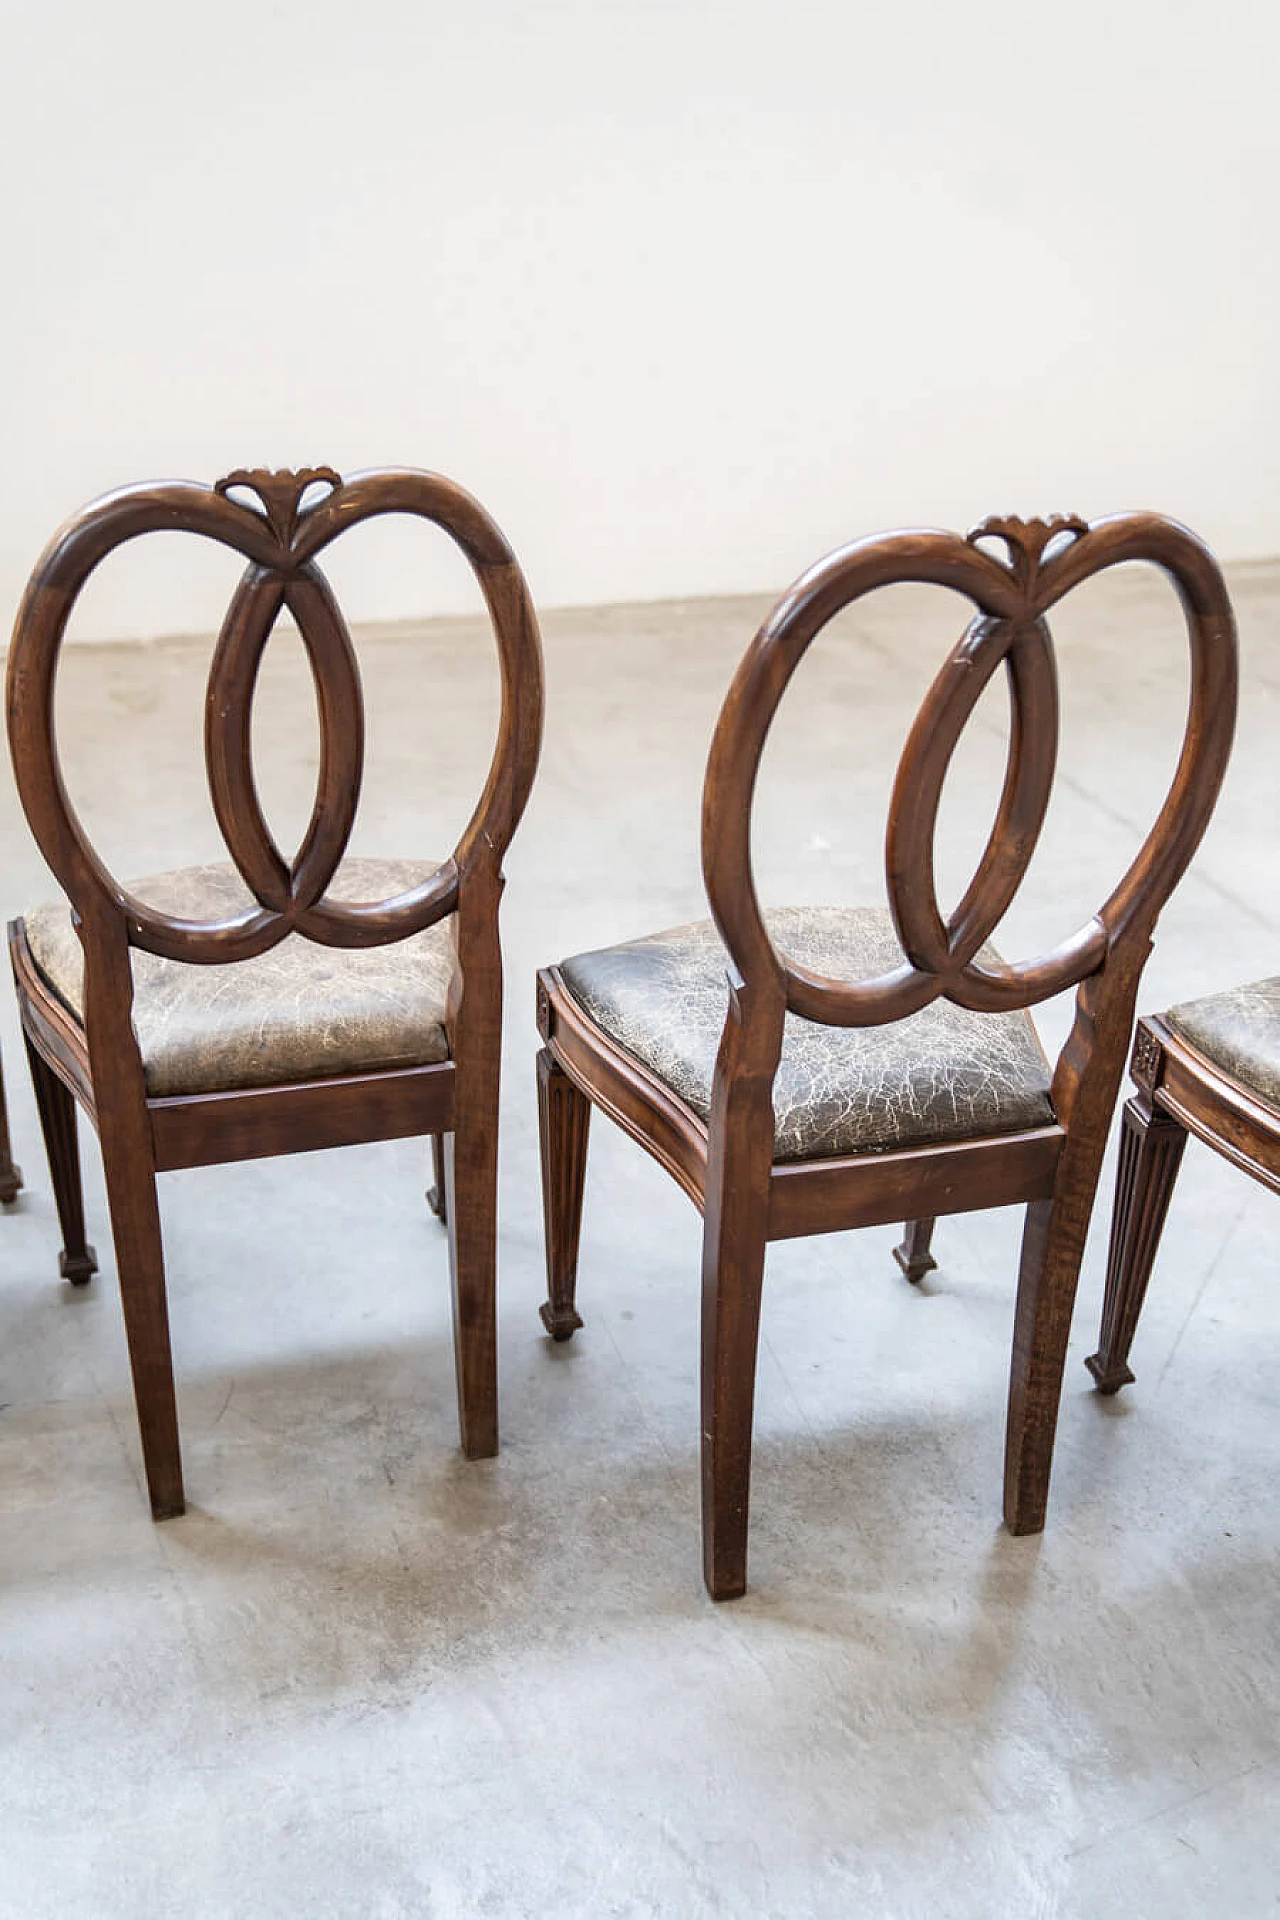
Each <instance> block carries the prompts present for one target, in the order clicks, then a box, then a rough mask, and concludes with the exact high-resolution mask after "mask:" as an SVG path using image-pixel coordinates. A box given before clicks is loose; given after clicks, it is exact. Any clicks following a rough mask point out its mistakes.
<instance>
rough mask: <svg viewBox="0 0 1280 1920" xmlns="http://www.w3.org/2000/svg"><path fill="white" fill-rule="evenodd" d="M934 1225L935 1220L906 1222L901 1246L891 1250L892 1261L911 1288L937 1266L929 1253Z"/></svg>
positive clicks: (935, 1223)
mask: <svg viewBox="0 0 1280 1920" xmlns="http://www.w3.org/2000/svg"><path fill="white" fill-rule="evenodd" d="M936 1225H937V1222H936V1220H908V1221H907V1224H906V1228H905V1230H904V1232H903V1236H902V1244H901V1246H897V1247H895V1248H894V1250H893V1257H894V1259H895V1260H896V1261H897V1263H898V1265H899V1266H900V1267H901V1268H902V1271H903V1272H904V1273H905V1274H906V1276H907V1278H908V1280H910V1282H911V1284H912V1285H913V1286H914V1285H915V1283H916V1281H917V1280H923V1279H924V1276H925V1275H926V1273H932V1272H933V1270H934V1268H935V1267H936V1266H937V1264H938V1263H937V1261H936V1260H935V1259H934V1257H933V1255H932V1254H931V1253H930V1251H929V1243H930V1241H931V1240H932V1239H933V1229H934V1227H935V1226H936Z"/></svg>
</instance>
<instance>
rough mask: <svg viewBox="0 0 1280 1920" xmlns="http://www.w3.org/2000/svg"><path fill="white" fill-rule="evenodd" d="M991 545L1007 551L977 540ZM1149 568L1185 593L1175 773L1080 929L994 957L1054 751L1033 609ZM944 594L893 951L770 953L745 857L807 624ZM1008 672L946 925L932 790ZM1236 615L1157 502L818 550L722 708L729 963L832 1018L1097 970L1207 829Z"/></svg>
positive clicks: (719, 875) (919, 735) (1006, 1005)
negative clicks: (862, 956) (884, 968)
mask: <svg viewBox="0 0 1280 1920" xmlns="http://www.w3.org/2000/svg"><path fill="white" fill-rule="evenodd" d="M994 539H998V540H1000V541H1002V542H1003V543H1004V545H1005V548H1006V550H1007V555H1008V558H1007V561H1001V560H999V559H997V558H995V557H994V556H993V555H992V554H991V553H989V552H987V551H986V550H984V548H983V547H982V546H980V545H979V544H978V543H979V542H980V541H983V540H994ZM1134 560H1143V561H1149V562H1151V563H1152V564H1154V565H1155V566H1157V567H1160V568H1161V569H1162V570H1163V571H1164V572H1165V573H1166V574H1167V575H1168V576H1169V578H1170V579H1171V581H1172V583H1173V585H1174V587H1175V589H1176V591H1177V593H1178V595H1179V598H1180V600H1181V602H1182V606H1183V610H1184V613H1185V617H1186V623H1187V636H1188V641H1189V646H1190V655H1191V699H1190V705H1189V710H1188V715H1187V724H1186V731H1185V734H1184V738H1183V743H1182V750H1181V754H1180V757H1179V760H1178V765H1177V769H1176V771H1175V774H1174V777H1173V782H1172V784H1171V786H1170V789H1169V792H1168V795H1167V796H1166V798H1165V801H1164V804H1163V806H1162V807H1161V809H1160V812H1159V815H1158V817H1157V819H1156V821H1155V823H1154V825H1153V826H1152V828H1151V831H1150V832H1149V834H1148V835H1147V838H1146V840H1145V841H1144V843H1143V845H1142V847H1141V848H1140V849H1139V851H1138V853H1137V855H1136V856H1135V858H1134V860H1133V861H1132V863H1131V864H1130V866H1129V868H1128V869H1127V871H1126V873H1125V874H1124V877H1123V878H1122V879H1121V881H1120V883H1119V884H1118V886H1117V887H1116V888H1115V889H1114V891H1113V892H1112V893H1111V895H1110V896H1109V898H1108V899H1107V900H1106V902H1105V903H1104V904H1103V906H1102V907H1101V908H1100V909H1099V911H1098V913H1097V914H1096V915H1095V916H1094V917H1093V919H1091V920H1090V921H1088V922H1087V923H1086V924H1085V925H1084V926H1083V927H1080V928H1078V929H1077V930H1076V931H1075V932H1073V933H1072V934H1070V935H1069V936H1068V937H1067V938H1066V939H1064V940H1062V941H1061V942H1060V943H1059V944H1058V945H1057V946H1056V947H1054V948H1053V949H1052V951H1051V952H1049V953H1047V954H1043V955H1040V956H1039V957H1037V958H1035V959H1032V960H1027V961H1020V962H1017V963H1014V964H1010V965H1006V964H1003V963H1001V964H999V965H994V964H992V965H987V964H983V963H981V962H980V961H979V960H978V958H977V955H978V953H979V951H980V949H981V948H982V946H983V945H984V943H985V942H986V941H987V940H988V939H989V938H990V936H991V934H992V932H993V931H994V929H995V928H996V926H997V925H998V924H999V922H1000V920H1001V919H1002V918H1003V916H1004V914H1005V913H1006V912H1007V910H1008V908H1009V906H1010V904H1011V903H1012V901H1013V899H1014V896H1015V894H1016V893H1017V891H1018V888H1019V886H1020V885H1021V883H1022V880H1023V877H1024V875H1025V873H1026V870H1027V867H1028V864H1029V863H1030V860H1031V856H1032V854H1033V852H1034V851H1035V847H1036V844H1037V842H1038V840H1039V836H1040V831H1041V828H1042V826H1043V824H1044V818H1045V813H1046V810H1047V808H1048V804H1049V798H1050V794H1051V792H1052V788H1053V778H1054V770H1055V764H1056V759H1057V748H1058V688H1057V669H1056V665H1055V661H1054V653H1053V642H1052V639H1051V636H1050V633H1049V627H1048V622H1047V619H1046V615H1047V613H1048V612H1049V610H1050V608H1052V607H1053V606H1055V605H1056V604H1057V602H1058V601H1059V600H1060V599H1062V597H1063V596H1064V594H1066V593H1068V592H1070V591H1071V589H1072V588H1073V587H1075V586H1077V585H1079V583H1080V582H1081V581H1082V580H1086V579H1089V578H1090V577H1092V576H1093V575H1095V574H1098V573H1101V572H1103V571H1105V570H1106V569H1107V568H1109V567H1112V566H1116V565H1119V564H1121V563H1122V562H1125V561H1134ZM898 582H914V583H922V584H932V585H938V586H944V587H948V588H950V589H951V590H952V591H954V592H956V593H958V594H960V595H961V596H962V597H963V598H964V599H966V600H968V601H969V603H970V604H971V606H972V607H973V608H974V610H975V613H976V618H974V619H973V620H972V621H971V623H970V625H969V627H968V629H967V631H966V632H965V634H964V636H963V637H962V638H961V640H959V641H958V642H957V644H956V645H955V646H954V647H953V648H952V650H951V652H950V654H949V655H948V657H947V659H946V660H945V661H944V662H943V665H942V667H941V669H940V671H939V672H938V674H937V676H936V677H935V679H934V681H933V684H932V686H931V687H930V688H929V691H928V693H927V694H926V695H925V698H924V701H923V703H922V705H921V707H920V710H919V712H918V714H917V716H916V719H915V722H914V724H913V726H912V728H911V730H910V732H909V734H908V736H907V740H906V744H905V746H904V748H903V752H902V757H901V759H900V761H899V765H898V772H897V777H896V779H895V782H894V787H893V794H892V799H891V802H890V811H889V822H888V828H887V832H886V839H885V875H886V882H887V887H888V896H889V907H890V911H891V913H892V916H893V922H894V926H895V928H896V929H897V933H898V938H899V940H900V941H901V943H902V948H903V953H904V955H905V960H904V964H903V965H902V966H901V967H899V968H897V969H895V970H894V971H893V972H891V973H887V974H884V975H882V976H880V977H879V978H877V979H874V980H861V981H848V980H836V979H831V978H828V977H826V976H823V975H820V974H815V973H813V972H811V971H809V970H808V969H807V968H805V967H802V966H799V965H797V964H796V963H795V962H794V961H792V960H790V959H788V958H787V956H786V955H785V954H781V953H779V952H778V951H777V950H776V949H775V947H774V945H773V942H772V940H771V939H770V936H769V933H768V930H767V928H766V926H765V922H764V918H763V915H762V913H761V910H760V904H759V900H758V897H757V893H756V886H755V879H754V875H753V872H752V862H751V809H752V804H753V800H754V794H755V785H756V779H757V775H758V772H759V766H760V757H761V754H762V752H763V750H764V744H765V741H766V739H767V737H768V733H769V728H770V726H771V724H772V721H773V717H774V714H775V713H776V712H777V709H778V705H779V703H780V701H781V699H782V696H783V694H784V693H785V691H786V688H787V686H788V684H789V682H790V680H791V676H792V674H793V673H794V672H795V670H796V668H797V667H798V666H799V664H800V661H801V660H802V659H803V658H804V655H805V653H806V651H807V650H808V647H809V645H810V643H811V642H812V641H813V639H814V638H815V636H816V635H817V634H818V633H819V632H821V630H822V629H823V627H825V626H826V625H827V623H828V622H829V621H830V620H831V619H833V618H834V616H835V615H836V614H837V613H839V612H840V611H842V609H844V608H845V607H848V606H850V605H852V604H853V603H854V602H855V601H857V600H860V599H862V598H863V597H864V596H865V595H867V594H869V593H871V592H874V591H875V590H876V589H877V588H878V587H882V586H887V585H890V584H895V583H898ZM1001 665H1003V667H1004V669H1005V672H1006V675H1007V677H1008V682H1009V692H1010V707H1011V721H1010V731H1009V749H1008V762H1007V766H1006V770H1005V777H1004V782H1003V787H1002V790H1001V794H1000V800H999V804H998V806H997V810H996V817H995V821H994V824H993V826H992V829H991V832H990V834H989V836H988V839H987V842H986V846H985V848H984V850H983V853H982V857H981V859H980V860H979V863H978V867H977V870H976V871H975V873H974V875H973V878H972V880H971V881H970V883H969V885H968V887H967V889H966V890H965V893H964V895H963V897H962V899H961V901H960V903H959V905H958V906H957V907H956V909H955V911H954V913H953V914H952V915H951V917H950V919H949V920H944V919H943V917H942V913H941V910H940V908H939V906H938V899H937V890H936V885H935V876H934V835H935V831H936V827H937V817H938V808H939V804H940V801H941V796H942V788H943V783H944V781H945V778H946V773H947V769H948V767H949V766H950V764H951V759H952V756H953V754H954V752H955V749H956V746H957V744H958V742H959V739H960V736H961V734H962V732H963V731H964V728H965V726H966V724H967V722H968V720H969V718H970V716H971V714H972V712H973V710H974V707H975V706H976V705H977V702H978V700H979V698H980V696H981V694H982V692H983V690H984V688H985V687H986V686H987V685H988V683H989V681H990V679H991V677H992V675H993V674H994V673H995V671H996V669H997V668H998V667H999V666H1001ZM1236 698H1237V667H1236V648H1235V623H1234V619H1233V616H1232V612H1231V603H1230V600H1229V598H1228V595H1227V590H1226V586H1225V583H1224V581H1223V579H1222V575H1221V573H1220V571H1219V569H1218V566H1217V563H1216V562H1215V560H1214V559H1213V556H1212V555H1211V554H1210V553H1209V551H1208V549H1207V548H1206V547H1205V546H1204V545H1203V544H1202V542H1200V541H1199V540H1198V539H1197V538H1196V537H1195V535H1194V534H1192V533H1190V532H1188V531H1187V529H1186V528H1185V527H1182V526H1179V525H1178V524H1177V523H1176V522H1175V521H1172V520H1167V519H1164V518H1163V517H1162V516H1160V515H1157V514H1124V515H1118V516H1116V517H1114V518H1111V519H1106V520H1100V521H1097V522H1095V523H1094V524H1093V525H1086V524H1085V522H1083V521H1081V520H1078V519H1075V518H1074V517H1072V518H1056V519H1053V520H1047V521H1045V520H1031V521H1022V520H1017V519H1011V518H1001V519H994V520H988V521H986V522H984V523H983V524H982V525H981V526H980V527H977V528H975V529H974V530H973V532H972V533H970V534H969V535H968V536H967V537H964V538H962V537H961V536H960V535H958V534H952V533H944V532H935V531H922V532H906V533H896V534H887V535H884V536H882V537H880V538H876V539H871V540H865V541H860V542H858V543H856V544H855V545H853V546H849V547H845V548H843V549H841V550H840V551H838V552H836V553H833V554H831V555H830V556H829V557H828V558H827V559H825V560H823V561H820V562H819V563H818V565H817V566H815V567H813V568H811V569H810V571H809V572H808V573H806V574H803V575H802V576H801V578H800V579H799V580H798V581H797V582H796V584H795V586H794V587H793V588H792V589H791V590H790V592H789V593H787V594H785V595H784V596H783V598H782V599H781V600H780V601H779V603H778V605H777V606H776V607H775V608H774V610H773V612H772V614H771V615H770V616H769V618H768V620H766V622H765V624H764V626H763V627H762V628H761V629H760V632H759V633H758V634H757V635H756V637H755V639H754V641H753V642H752V644H751V646H750V647H749V648H748V650H747V653H746V655H745V656H744V658H743V660H742V663H741V665H740V666H739V668H738V671H737V673H736V675H735V676H734V680H733V683H732V685H731V686H730V689H729V693H728V695H727V697H726V699H725V702H724V705H723V707H722V709H721V712H720V718H719V721H718V723H717V726H716V731H715V736H714V738H713V741H712V747H711V754H710V759H709V761H708V765H707V775H706V781H705V784H704V787H703V802H702V862H703V876H704V879H705V882H706V888H707V896H708V899H709V900H710V903H711V911H712V914H713V916H714V918H715V921H716V925H717V927H718V928H719V930H720V934H721V938H722V939H723V940H724V943H725V946H726V947H727V949H728V951H729V955H730V958H731V960H732V962H733V966H734V968H735V969H736V972H737V974H738V976H739V978H740V980H741V981H742V983H743V984H744V985H746V986H748V987H750V986H753V985H761V986H765V987H766V988H770V987H771V988H772V990H773V991H774V992H775V993H777V992H780V993H781V994H782V995H783V996H784V998H785V1003H786V1006H787V1007H788V1008H789V1009H790V1010H791V1011H792V1012H794V1013H798V1014H802V1015H803V1016H804V1017H805V1018H806V1019H809V1020H816V1021H820V1022H823V1023H825V1024H827V1025H832V1026H846V1027H857V1026H874V1025H880V1024H882V1023H884V1022H887V1021H891V1020H897V1019H901V1018H903V1017H904V1016H906V1015H907V1014H910V1013H915V1012H919V1011H920V1009H921V1008H923V1007H925V1006H927V1005H929V1004H930V1002H931V1001H933V1000H936V999H938V998H939V997H945V998H947V999H949V1000H952V1001H954V1002H956V1004H958V1005H960V1006H963V1007H968V1008H972V1009H974V1010H978V1011H984V1012H1009V1011H1013V1010H1015V1009H1018V1008H1023V1007H1028V1006H1032V1005H1034V1004H1035V1003H1037V1002H1038V1001H1041V1000H1045V999H1048V998H1049V997H1050V996H1051V995H1053V994H1056V993H1060V992H1061V991H1063V990H1064V989H1065V988H1068V987H1072V986H1075V985H1078V984H1079V983H1080V982H1081V981H1082V980H1084V979H1086V978H1087V977H1088V976H1089V975H1090V974H1093V973H1095V972H1097V970H1098V969H1099V968H1100V967H1102V966H1103V965H1104V963H1105V961H1106V959H1107V956H1108V954H1109V952H1110V951H1111V950H1112V948H1113V947H1115V946H1116V945H1117V944H1118V943H1119V942H1120V941H1122V940H1125V939H1128V938H1130V937H1132V938H1134V939H1139V938H1149V936H1150V931H1151V928H1152V927H1153V926H1154V924H1155V920H1156V918H1157V916H1158V914H1159V912H1160V909H1161V907H1162V906H1163V904H1164V902H1165V900H1166V899H1167V898H1168V895H1169V893H1170V892H1171V891H1172V889H1173V887H1174V885H1175V884H1176V883H1177V881H1178V879H1179V878H1180V876H1181V874H1182V873H1183V871H1184V870H1185V868H1186V866H1187V864H1188V862H1189V861H1190V859H1191V856H1192V854H1193V853H1194V852H1195V849H1196V847H1197V846H1198V844H1199V842H1200V839H1201V836H1202V835H1203V833H1204V830H1205V827H1206V826H1207V825H1208V822H1209V818H1210V815H1211V813H1212V811H1213V806H1214V802H1215V800H1216V798H1217V794H1218V790H1219V787H1220V785H1221V782H1222V777H1223V773H1224V772H1225V769H1226V764H1227V757H1228V754H1229V752H1230V748H1231V740H1232V735H1233V731H1234V724H1235V710H1236Z"/></svg>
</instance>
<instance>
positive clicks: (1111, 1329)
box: [1085, 1014, 1280, 1393]
mask: <svg viewBox="0 0 1280 1920" xmlns="http://www.w3.org/2000/svg"><path fill="white" fill-rule="evenodd" d="M1129 1071H1130V1074H1131V1076H1132V1078H1133V1080H1134V1082H1135V1084H1136V1086H1137V1089H1138V1091H1137V1092H1136V1094H1135V1095H1134V1096H1133V1098H1132V1099H1131V1100H1129V1101H1128V1102H1127V1103H1126V1105H1125V1108H1124V1117H1123V1131H1122V1132H1121V1135H1120V1163H1119V1167H1118V1169H1117V1172H1116V1198H1115V1209H1114V1212H1113V1213H1112V1216H1111V1245H1110V1250H1109V1254H1108V1258H1107V1288H1106V1294H1105V1296H1104V1298H1103V1303H1102V1326H1101V1329H1100V1332H1099V1338H1098V1351H1097V1352H1096V1353H1094V1354H1091V1355H1090V1357H1089V1358H1088V1359H1087V1360H1086V1361H1085V1365H1086V1366H1087V1367H1088V1369H1089V1371H1090V1373H1091V1374H1092V1375H1093V1377H1094V1380H1095V1381H1096V1382H1097V1385H1098V1388H1099V1391H1100V1392H1102V1393H1116V1392H1118V1391H1119V1389H1120V1388H1121V1387H1123V1386H1127V1385H1128V1384H1129V1382H1130V1381H1131V1380H1132V1379H1133V1377H1134V1376H1133V1374H1132V1372H1131V1371H1130V1367H1129V1349H1130V1347H1131V1346H1132V1344H1133V1336H1134V1333H1135V1332H1136V1330H1137V1325H1138V1317H1139V1315H1140V1314H1141V1312H1142V1303H1143V1301H1144V1299H1145V1298H1146V1293H1147V1283H1148V1282H1149V1280H1150V1278H1151V1269H1152V1267H1153V1266H1154V1265H1155V1258H1156V1252H1157V1249H1158V1247H1159V1245H1160V1235H1161V1233H1162V1232H1163V1230H1164V1223H1165V1216H1166V1215H1167V1213H1168V1211H1169V1201H1170V1199H1171V1197H1172V1195H1173V1188H1174V1182H1175V1181H1176V1180H1177V1177H1178V1169H1179V1167H1180V1166H1181V1165H1182V1152H1183V1148H1184V1147H1185V1146H1186V1143H1187V1135H1188V1134H1189V1133H1190V1134H1194V1135H1195V1137H1196V1139H1197V1140H1203V1141H1204V1143H1205V1145H1206V1146H1209V1147H1212V1148H1213V1150H1214V1152H1215V1153H1220V1154H1221V1155H1222V1156H1223V1158H1224V1159H1226V1160H1230V1161H1231V1163H1232V1164H1233V1165H1234V1166H1237V1167H1239V1168H1240V1169H1241V1171H1242V1172H1244V1173H1247V1174H1248V1175H1249V1176H1250V1177H1251V1178H1252V1179H1254V1180H1257V1181H1259V1182H1260V1184H1261V1185H1262V1186H1264V1187H1269V1188H1270V1189H1271V1191H1272V1192H1273V1193H1280V1116H1277V1114H1276V1112H1275V1110H1274V1108H1272V1107H1269V1106H1267V1105H1265V1104H1264V1102H1262V1101H1261V1100H1258V1099H1257V1098H1256V1097H1255V1096H1254V1095H1253V1094H1252V1093H1251V1092H1250V1091H1249V1089H1248V1088H1247V1087H1245V1086H1243V1085H1241V1084H1240V1082H1238V1081H1236V1080H1233V1079H1232V1078H1231V1077H1230V1075H1229V1074H1227V1073H1224V1071H1223V1070H1222V1068H1221V1067H1219V1066H1217V1065H1216V1064H1215V1063H1214V1062H1213V1061H1211V1060H1208V1059H1206V1058H1205V1056H1204V1055H1203V1054H1202V1053H1200V1052H1199V1051H1198V1050H1197V1049H1196V1048H1195V1047H1193V1046H1191V1045H1190V1044H1189V1043H1188V1042H1187V1041H1186V1040H1183V1039H1182V1038H1181V1037H1180V1035H1178V1034H1177V1033H1175V1032H1174V1030H1173V1028H1172V1027H1170V1026H1169V1024H1168V1022H1167V1021H1165V1020H1164V1019H1162V1018H1161V1017H1160V1016H1159V1015H1158V1014H1152V1015H1144V1017H1143V1018H1142V1019H1141V1020H1139V1022H1138V1028H1137V1032H1136V1034H1135V1035H1134V1043H1133V1057H1132V1060H1131V1062H1130V1067H1129Z"/></svg>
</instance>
